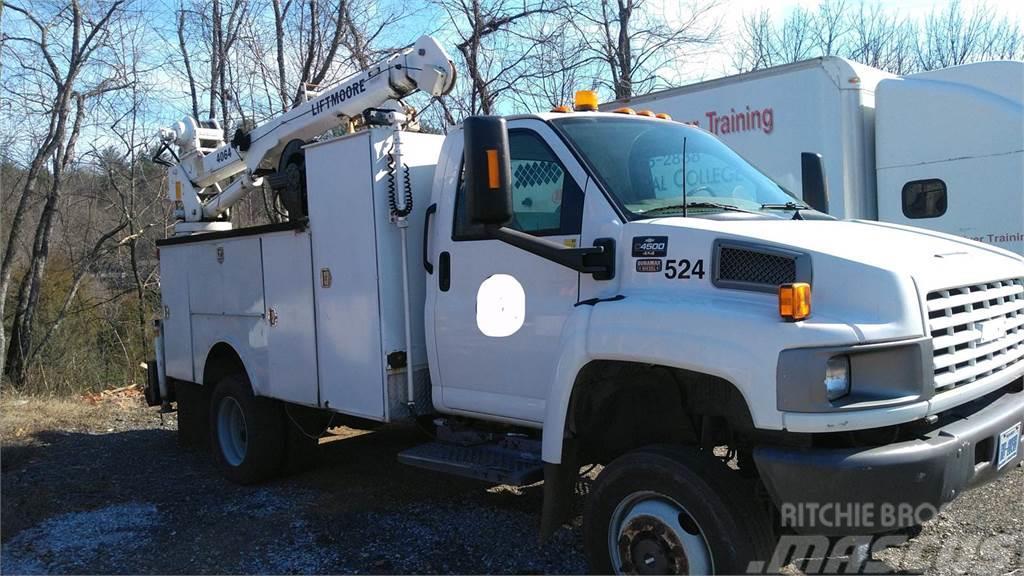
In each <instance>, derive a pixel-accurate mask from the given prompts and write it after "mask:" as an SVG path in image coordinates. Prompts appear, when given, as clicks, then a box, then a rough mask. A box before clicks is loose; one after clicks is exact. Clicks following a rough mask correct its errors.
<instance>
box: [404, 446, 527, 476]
mask: <svg viewBox="0 0 1024 576" xmlns="http://www.w3.org/2000/svg"><path fill="white" fill-rule="evenodd" d="M532 444H536V451H535V450H534V448H535V447H534V446H533V445H532ZM539 444H540V443H539V442H536V441H532V440H521V439H517V440H514V441H509V440H504V441H501V442H488V443H486V444H474V445H463V444H454V443H448V442H429V443H427V444H421V445H419V446H415V447H413V448H409V449H408V450H405V451H403V452H400V453H399V454H398V461H399V462H401V463H402V464H407V465H409V466H415V467H417V468H426V469H427V470H433V471H435V472H445V473H447V474H453V475H455V476H463V477H466V478H474V479H476V480H484V481H487V482H491V483H494V484H509V485H512V486H525V485H527V484H533V483H534V482H539V481H540V480H543V479H544V466H543V464H542V463H541V460H540V450H539V448H540V446H539Z"/></svg>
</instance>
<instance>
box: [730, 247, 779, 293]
mask: <svg viewBox="0 0 1024 576" xmlns="http://www.w3.org/2000/svg"><path fill="white" fill-rule="evenodd" d="M718 279H719V280H727V281H729V282H749V283H751V284H763V285H765V286H778V285H780V284H789V283H792V282H796V259H795V258H793V257H789V256H779V255H776V254H767V253H765V252H758V251H755V250H745V249H742V248H731V247H728V246H723V247H722V250H721V253H720V254H719V257H718Z"/></svg>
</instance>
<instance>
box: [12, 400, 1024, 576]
mask: <svg viewBox="0 0 1024 576" xmlns="http://www.w3.org/2000/svg"><path fill="white" fill-rule="evenodd" d="M175 427H176V422H175V419H174V416H173V415H169V416H164V417H163V418H161V417H160V415H159V414H157V413H155V412H154V411H153V410H152V409H147V408H145V407H143V406H142V403H141V401H140V400H139V399H138V398H123V399H99V400H95V399H94V400H93V401H92V402H84V401H67V400H50V401H42V400H36V399H13V398H9V397H8V398H3V399H0V438H2V445H0V447H2V454H0V471H2V499H0V513H2V516H0V572H2V573H3V574H19V573H112V574H119V573H163V574H180V573H189V574H193V573H195V574H200V573H377V574H382V573H583V572H585V571H586V563H585V561H584V558H583V553H582V542H581V533H580V528H579V524H580V520H579V518H576V519H575V520H574V522H573V525H572V527H566V528H563V529H561V530H559V531H558V533H557V534H556V536H555V537H554V538H553V540H552V541H550V542H547V543H544V544H541V543H539V542H538V538H537V526H538V524H539V516H540V505H541V488H540V487H539V486H532V487H528V488H524V489H514V488H510V487H488V486H486V485H482V484H480V483H477V482H473V481H468V480H461V479H458V478H452V477H448V476H443V475H439V474H435V473H432V472H427V471H422V470H417V469H413V468H407V467H405V466H402V465H400V464H398V463H397V462H396V460H395V454H396V453H397V452H398V451H400V450H401V449H403V448H405V447H409V446H413V445H415V444H416V443H418V442H420V441H421V436H420V435H419V433H418V432H417V431H416V430H414V429H409V428H400V427H388V428H384V429H382V430H379V431H376V432H370V433H360V432H356V431H351V430H339V431H338V435H337V437H336V438H332V441H330V442H327V443H325V444H324V445H323V446H322V447H321V452H322V454H321V461H320V462H319V464H318V465H317V466H316V467H314V468H312V469H310V470H308V471H305V472H303V473H300V474H297V475H294V476H292V477H289V478H285V479H281V480H278V481H275V482H272V483H269V484H266V485H262V486H258V487H239V486H236V485H233V484H230V483H228V482H227V481H225V480H223V479H221V477H220V476H219V475H218V473H217V471H216V470H215V468H214V467H213V464H212V462H211V460H210V458H209V456H208V455H207V454H206V453H202V452H196V451H189V450H184V449H181V448H179V447H178V446H177V442H176V435H175ZM1022 501H1024V469H1021V468H1017V469H1015V470H1013V471H1012V472H1011V473H1010V474H1009V475H1007V476H1006V477H1004V478H1002V479H1001V480H1000V481H998V482H996V483H993V484H990V485H988V486H985V487H983V488H980V489H978V490H975V491H973V492H969V493H968V494H966V495H964V496H963V497H961V498H960V499H959V500H958V501H957V502H955V503H954V505H953V506H951V507H949V508H948V509H946V510H944V511H943V512H942V514H941V515H940V516H939V517H938V518H937V519H936V520H933V521H931V522H929V523H928V524H927V525H926V526H925V527H924V529H923V530H922V531H921V532H920V534H918V535H917V536H916V537H915V538H913V539H911V540H910V541H909V542H908V543H906V544H904V545H903V546H901V547H898V548H892V549H889V550H886V551H884V552H881V553H879V554H876V556H875V558H876V559H877V560H880V561H881V562H882V563H881V564H879V565H878V566H879V567H881V568H883V569H885V570H887V571H896V572H899V573H921V572H924V573H928V574H963V573H975V574H1003V575H1006V576H1009V575H1017V576H1024V505H1022ZM787 571H796V569H795V568H793V567H792V566H791V567H790V569H789V570H787Z"/></svg>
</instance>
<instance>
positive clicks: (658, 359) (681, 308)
mask: <svg viewBox="0 0 1024 576" xmlns="http://www.w3.org/2000/svg"><path fill="white" fill-rule="evenodd" d="M720 292H721V294H715V295H714V296H713V297H708V296H707V295H704V294H700V295H696V294H695V295H693V297H686V296H682V295H675V294H662V293H647V294H639V295H636V294H634V295H629V296H627V297H626V298H625V299H623V300H619V301H614V302H599V303H597V304H596V305H594V306H577V307H576V309H575V311H574V313H573V314H572V315H571V316H570V317H569V318H568V319H567V321H566V323H565V326H564V327H563V329H562V339H561V346H562V354H561V356H560V358H559V360H558V364H557V368H556V372H555V376H554V379H553V382H552V386H551V389H550V390H549V392H548V397H547V401H546V404H545V418H544V428H543V431H544V433H543V443H542V454H541V457H542V459H543V461H544V462H546V463H549V464H559V463H561V461H562V441H563V438H564V435H565V424H566V419H567V417H568V410H569V402H570V399H571V397H572V392H573V387H574V386H575V383H576V378H577V375H578V374H579V372H580V370H582V368H583V367H584V366H586V365H587V363H589V362H591V361H593V360H621V361H628V362H639V363H645V364H656V365H661V366H668V367H672V368H681V369H684V370H691V371H694V372H700V373H704V374H708V375H711V376H716V377H718V378H722V379H724V380H726V381H728V382H731V383H732V384H733V385H734V386H735V387H736V389H737V390H739V392H740V394H741V395H742V396H743V399H744V401H745V402H746V403H747V406H748V408H749V409H750V413H751V417H752V418H753V422H754V425H755V426H756V427H758V428H761V429H766V430H781V429H782V428H783V420H782V413H781V412H779V411H778V410H776V408H775V406H776V398H775V394H776V392H775V366H776V364H777V362H778V355H779V352H780V351H781V350H782V343H786V346H787V347H791V346H801V345H823V344H825V343H829V342H845V343H848V342H856V341H857V335H856V333H855V331H854V330H853V328H852V327H850V326H848V325H846V324H840V323H833V322H829V321H828V319H826V318H820V317H819V318H817V319H816V322H817V323H815V322H810V321H808V322H804V323H802V324H803V325H801V326H796V325H794V324H792V323H788V322H783V321H781V320H780V319H779V318H778V313H777V310H776V303H775V302H774V299H773V298H772V297H771V296H770V295H762V294H754V293H744V292H739V291H725V290H722V291H720ZM638 318H642V319H643V322H637V319H638ZM737 334H744V335H746V336H745V337H744V338H742V339H738V338H736V335H737ZM652 335H656V337H652Z"/></svg>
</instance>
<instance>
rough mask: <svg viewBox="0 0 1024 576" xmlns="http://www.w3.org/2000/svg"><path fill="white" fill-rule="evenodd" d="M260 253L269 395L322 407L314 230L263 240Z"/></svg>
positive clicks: (270, 236) (283, 234)
mask: <svg viewBox="0 0 1024 576" xmlns="http://www.w3.org/2000/svg"><path fill="white" fill-rule="evenodd" d="M261 251H262V258H263V290H264V302H265V303H266V313H265V318H266V321H267V324H268V328H267V385H266V390H265V394H266V395H267V396H270V397H272V398H279V399H281V400H287V401H288V402H295V403H297V404H305V405H307V406H317V405H318V403H319V389H318V387H317V369H316V366H317V354H316V321H315V317H314V308H313V263H312V256H311V254H310V238H309V232H308V231H300V232H293V231H288V232H281V233H276V234H268V235H266V236H264V237H263V238H262V239H261Z"/></svg>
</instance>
